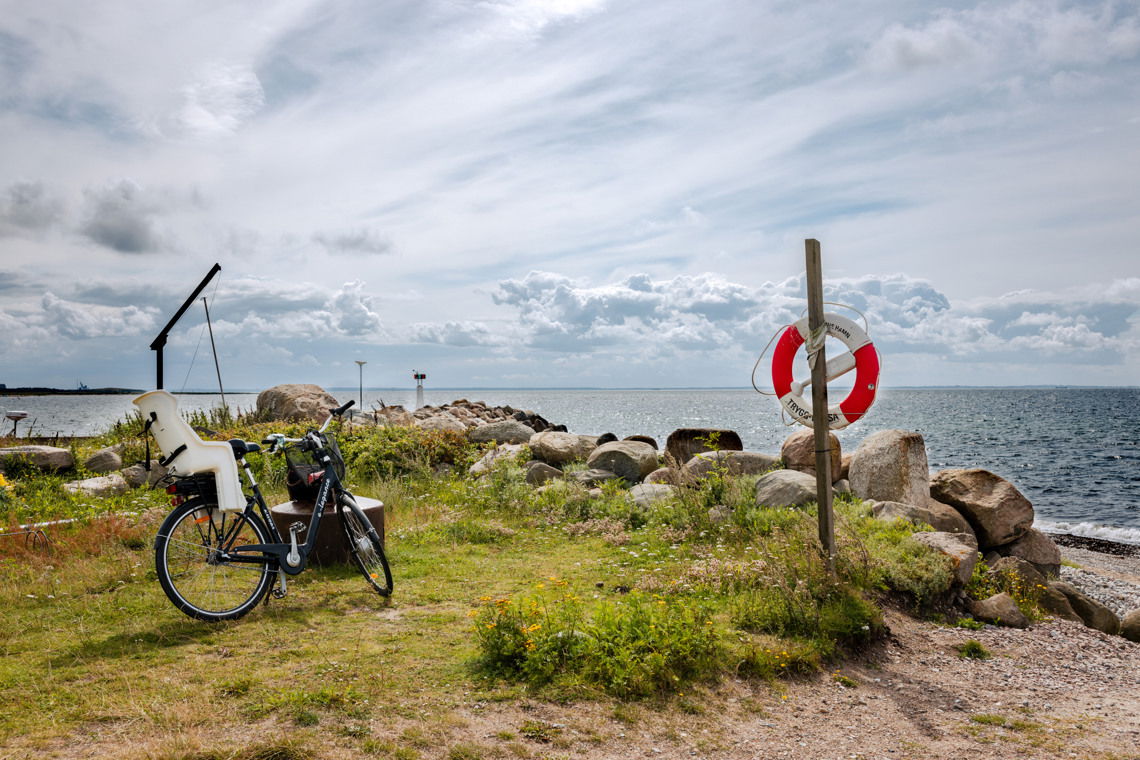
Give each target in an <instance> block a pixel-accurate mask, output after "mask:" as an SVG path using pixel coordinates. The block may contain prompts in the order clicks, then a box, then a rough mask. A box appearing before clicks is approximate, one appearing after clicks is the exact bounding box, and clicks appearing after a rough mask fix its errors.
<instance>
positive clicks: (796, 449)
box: [780, 428, 843, 482]
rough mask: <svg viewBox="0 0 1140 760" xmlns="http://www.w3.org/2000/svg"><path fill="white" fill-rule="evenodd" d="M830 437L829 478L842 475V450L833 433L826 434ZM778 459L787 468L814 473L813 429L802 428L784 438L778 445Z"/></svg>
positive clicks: (833, 478) (838, 478)
mask: <svg viewBox="0 0 1140 760" xmlns="http://www.w3.org/2000/svg"><path fill="white" fill-rule="evenodd" d="M827 435H828V436H829V437H830V439H831V480H832V481H833V482H834V481H836V480H840V479H841V478H842V477H843V452H842V450H841V448H840V446H839V439H838V438H836V437H835V433H828V434H827ZM780 459H783V460H784V467H786V468H787V469H789V470H799V471H800V472H806V473H809V474H811V475H815V431H814V430H808V429H806V428H805V429H803V430H799V431H796V432H795V433H792V434H791V435H789V436H788V437H787V438H786V439H784V445H783V446H781V447H780Z"/></svg>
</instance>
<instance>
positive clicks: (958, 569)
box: [911, 531, 978, 586]
mask: <svg viewBox="0 0 1140 760" xmlns="http://www.w3.org/2000/svg"><path fill="white" fill-rule="evenodd" d="M911 538H913V539H914V540H915V541H917V542H918V543H920V544H922V545H923V546H929V547H930V548H931V549H934V550H935V551H938V552H941V553H942V554H945V555H946V556H947V557H949V558H950V561H951V562H952V563H953V565H954V579H955V580H956V581H957V582H958V583H959V584H960V585H963V586H964V585H966V584H967V583H969V582H970V577H971V576H972V575H973V574H974V567H975V566H976V565H977V564H978V545H977V543H976V542H975V541H974V537H973V535H967V534H965V533H944V532H937V531H936V532H933V533H931V532H926V533H915V534H914V535H912V536H911Z"/></svg>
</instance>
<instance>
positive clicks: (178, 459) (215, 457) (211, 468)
mask: <svg viewBox="0 0 1140 760" xmlns="http://www.w3.org/2000/svg"><path fill="white" fill-rule="evenodd" d="M133 403H134V405H135V406H137V407H138V408H139V411H141V412H142V415H143V419H144V420H149V419H152V417H151V414H152V413H153V414H154V417H153V419H154V422H152V423H151V426H150V432H151V433H153V434H154V440H155V441H157V442H158V447H159V448H160V449H162V453H163V454H164V455H165V456H166V457H170V456H171V454H173V453H174V452H175V451H178V449H179V448H180V447H182V446H185V447H186V448H185V449H183V450H182V451H181V452H179V453H178V454H177V455H176V456H175V457H174V459H173V460H172V461H171V462H170V464H169V465H168V469H169V470H170V471H171V472H173V473H176V474H178V475H192V474H195V473H204V472H212V473H214V481H215V482H216V483H217V486H218V507H219V508H220V509H221V510H222V511H226V512H240V511H241V510H243V509H245V495H244V494H243V493H242V490H241V478H240V477H239V476H238V468H237V461H236V460H235V458H234V450H233V448H232V447H231V446H230V445H229V444H228V443H222V442H219V441H203V440H202V439H201V438H199V437H198V434H197V433H196V432H194V428H192V427H190V423H188V422H187V421H186V420H184V419H183V418H182V415H181V414H179V413H178V399H176V398H174V396H172V395H171V394H169V393H167V392H166V391H163V390H158V391H149V392H147V393H144V394H143V395H141V396H139V397H138V398H136V399H134V401H133Z"/></svg>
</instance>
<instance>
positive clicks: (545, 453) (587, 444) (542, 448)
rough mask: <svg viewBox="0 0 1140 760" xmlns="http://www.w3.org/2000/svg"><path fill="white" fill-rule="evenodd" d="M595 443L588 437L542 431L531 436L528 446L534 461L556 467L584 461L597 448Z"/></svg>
mask: <svg viewBox="0 0 1140 760" xmlns="http://www.w3.org/2000/svg"><path fill="white" fill-rule="evenodd" d="M597 441H598V439H597V438H594V437H592V436H588V435H574V434H573V433H558V432H554V431H544V432H542V433H535V434H534V435H532V436H531V437H530V441H529V442H528V445H529V446H530V453H531V454H533V455H534V458H535V459H538V460H540V461H542V462H546V463H547V464H551V465H555V466H557V465H562V464H569V463H570V462H580V461H584V460H585V459H586V457H588V456H590V452H592V451H593V450H594V449H596V448H597V447H598V443H597Z"/></svg>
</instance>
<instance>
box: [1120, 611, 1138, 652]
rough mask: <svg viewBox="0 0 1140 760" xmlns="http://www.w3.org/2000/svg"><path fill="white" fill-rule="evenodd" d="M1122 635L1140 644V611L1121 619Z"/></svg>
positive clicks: (1130, 613)
mask: <svg viewBox="0 0 1140 760" xmlns="http://www.w3.org/2000/svg"><path fill="white" fill-rule="evenodd" d="M1120 635H1121V636H1123V637H1124V638H1126V639H1128V640H1129V641H1135V642H1137V643H1138V644H1140V610H1132V612H1129V613H1128V614H1127V615H1125V616H1124V617H1123V618H1121V620H1120Z"/></svg>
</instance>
